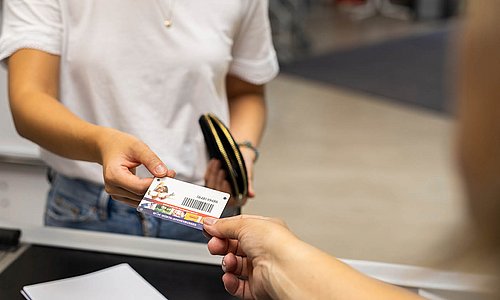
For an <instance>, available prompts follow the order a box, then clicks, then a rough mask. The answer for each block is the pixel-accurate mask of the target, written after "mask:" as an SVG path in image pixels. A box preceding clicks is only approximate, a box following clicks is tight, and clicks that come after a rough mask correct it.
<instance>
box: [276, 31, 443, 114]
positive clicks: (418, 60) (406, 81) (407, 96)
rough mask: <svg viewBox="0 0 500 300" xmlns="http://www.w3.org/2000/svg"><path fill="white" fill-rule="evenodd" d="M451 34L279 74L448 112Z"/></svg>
mask: <svg viewBox="0 0 500 300" xmlns="http://www.w3.org/2000/svg"><path fill="white" fill-rule="evenodd" d="M450 34H451V31H450V30H440V31H437V32H432V33H427V34H421V35H417V36H411V37H405V38H398V39H393V40H388V41H384V42H381V43H378V44H372V45H368V46H363V47H359V48H354V49H348V50H342V51H336V52H333V53H329V54H326V55H322V56H317V57H312V58H308V59H305V60H302V61H298V62H295V63H292V64H288V65H283V66H281V71H282V73H285V74H292V75H296V76H300V77H304V78H307V79H312V80H317V81H320V82H323V83H328V84H332V85H335V86H339V87H344V88H349V89H354V90H359V91H362V92H366V93H369V94H373V95H377V96H383V97H386V98H388V99H392V100H395V101H400V102H403V103H407V104H410V105H417V106H419V107H424V108H427V109H431V110H434V111H439V112H448V111H450V109H449V108H450V106H451V105H450V104H451V103H450V102H451V97H450V93H449V91H450V88H449V84H448V80H449V79H450V74H451V73H450V72H449V70H448V68H447V65H448V61H449V57H450V56H449V55H448V42H449V36H450Z"/></svg>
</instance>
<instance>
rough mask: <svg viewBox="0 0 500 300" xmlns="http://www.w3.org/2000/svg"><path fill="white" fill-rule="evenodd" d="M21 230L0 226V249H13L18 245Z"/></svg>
mask: <svg viewBox="0 0 500 300" xmlns="http://www.w3.org/2000/svg"><path fill="white" fill-rule="evenodd" d="M20 237H21V230H18V229H7V228H0V250H4V251H5V250H14V249H17V246H19V238H20Z"/></svg>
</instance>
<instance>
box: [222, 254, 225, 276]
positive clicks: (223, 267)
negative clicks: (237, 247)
mask: <svg viewBox="0 0 500 300" xmlns="http://www.w3.org/2000/svg"><path fill="white" fill-rule="evenodd" d="M224 258H226V257H225V256H224V257H223V258H222V271H224V272H226V262H225V261H224Z"/></svg>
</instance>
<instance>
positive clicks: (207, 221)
mask: <svg viewBox="0 0 500 300" xmlns="http://www.w3.org/2000/svg"><path fill="white" fill-rule="evenodd" d="M215 222H217V219H216V218H210V217H205V218H203V224H204V225H214V224H215Z"/></svg>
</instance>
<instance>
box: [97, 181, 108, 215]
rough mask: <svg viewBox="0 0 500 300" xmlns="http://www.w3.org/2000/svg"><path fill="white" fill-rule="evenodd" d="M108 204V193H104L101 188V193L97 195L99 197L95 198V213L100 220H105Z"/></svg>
mask: <svg viewBox="0 0 500 300" xmlns="http://www.w3.org/2000/svg"><path fill="white" fill-rule="evenodd" d="M108 204H109V194H108V193H106V191H105V190H104V188H103V189H102V191H101V194H100V195H99V199H98V200H97V215H98V216H99V219H100V220H101V221H105V220H107V219H108V215H109V209H108Z"/></svg>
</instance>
